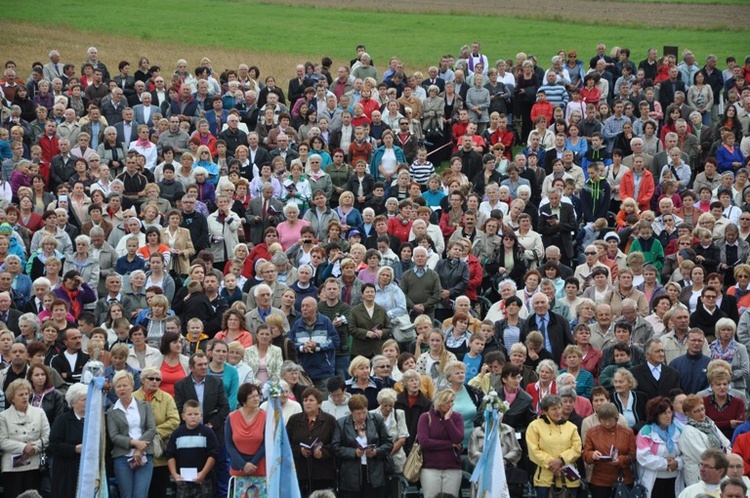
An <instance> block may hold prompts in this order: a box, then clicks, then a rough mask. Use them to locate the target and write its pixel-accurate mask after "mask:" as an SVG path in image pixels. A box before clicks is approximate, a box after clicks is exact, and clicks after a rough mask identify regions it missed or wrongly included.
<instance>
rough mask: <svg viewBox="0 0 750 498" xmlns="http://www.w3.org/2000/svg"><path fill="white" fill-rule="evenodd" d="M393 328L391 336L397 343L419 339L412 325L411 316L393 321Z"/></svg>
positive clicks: (398, 317)
mask: <svg viewBox="0 0 750 498" xmlns="http://www.w3.org/2000/svg"><path fill="white" fill-rule="evenodd" d="M391 324H392V325H393V328H392V329H391V334H393V338H394V339H396V342H411V341H413V340H414V339H416V338H417V332H416V331H415V330H414V324H413V323H411V320H410V319H409V315H401V316H397V317H396V318H392V319H391Z"/></svg>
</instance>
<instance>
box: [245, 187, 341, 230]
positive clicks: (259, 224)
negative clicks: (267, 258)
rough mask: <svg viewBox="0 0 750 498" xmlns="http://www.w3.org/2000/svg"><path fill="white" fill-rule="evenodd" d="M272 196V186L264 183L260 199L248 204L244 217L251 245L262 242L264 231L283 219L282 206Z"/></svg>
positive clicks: (257, 198)
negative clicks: (248, 228) (247, 225)
mask: <svg viewBox="0 0 750 498" xmlns="http://www.w3.org/2000/svg"><path fill="white" fill-rule="evenodd" d="M273 194H274V186H273V184H272V183H270V182H266V183H264V184H263V186H262V187H261V195H260V197H256V198H254V199H252V200H251V201H250V203H249V204H248V207H247V213H246V214H245V217H246V218H247V222H248V223H249V224H250V227H251V229H250V241H251V242H252V243H253V244H260V243H261V242H263V234H264V233H265V231H266V229H267V228H268V227H275V226H276V225H278V224H279V223H281V222H282V221H283V219H284V205H283V204H282V203H281V201H279V200H278V199H274V197H273ZM323 198H325V195H323ZM327 226H328V225H327V224H326V227H327ZM321 240H322V239H321Z"/></svg>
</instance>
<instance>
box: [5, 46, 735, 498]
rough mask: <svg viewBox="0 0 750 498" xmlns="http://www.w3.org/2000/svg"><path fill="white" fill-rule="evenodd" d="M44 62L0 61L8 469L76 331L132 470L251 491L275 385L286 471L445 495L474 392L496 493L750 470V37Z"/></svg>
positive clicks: (31, 442)
mask: <svg viewBox="0 0 750 498" xmlns="http://www.w3.org/2000/svg"><path fill="white" fill-rule="evenodd" d="M65 55H67V54H65ZM62 60H63V54H60V52H59V51H57V50H52V51H51V52H50V53H49V62H48V63H34V64H33V67H32V71H31V75H30V76H29V77H28V79H26V80H24V79H22V78H20V77H19V73H20V72H21V71H23V70H22V69H20V68H17V67H16V64H15V62H14V61H12V60H9V61H7V62H6V63H5V69H4V76H3V78H2V79H0V92H2V96H3V100H2V104H3V105H2V107H1V108H0V118H1V119H2V127H0V155H2V166H1V167H0V173H1V174H2V179H0V208H1V210H0V328H1V329H2V330H0V362H2V366H3V368H2V370H0V394H1V395H0V406H2V408H5V410H4V411H2V413H0V449H2V452H3V454H2V472H3V482H2V485H3V488H4V493H5V496H6V497H15V496H17V495H19V494H21V493H22V492H23V491H26V490H29V489H38V490H39V491H40V492H41V493H42V495H43V496H45V497H47V496H52V497H65V498H67V497H71V496H75V492H76V486H77V482H78V481H77V478H78V470H79V465H80V455H81V451H82V448H83V444H82V443H83V441H82V438H83V424H84V420H85V418H86V417H87V416H91V414H90V413H87V412H86V398H87V387H86V386H85V385H84V384H82V383H81V376H82V374H83V372H84V369H85V368H86V366H87V365H89V366H92V363H91V362H92V361H98V362H101V364H102V366H103V368H104V375H105V377H106V384H105V409H106V414H107V415H106V430H107V434H108V439H107V441H108V442H107V464H108V471H109V475H110V477H112V478H113V479H112V485H113V486H115V487H116V488H117V489H118V491H119V495H120V497H121V498H131V497H133V496H142V497H144V496H146V495H148V496H150V497H163V496H165V494H166V493H167V490H168V489H172V488H174V489H175V490H176V494H177V496H179V497H193V496H197V497H208V496H221V497H223V496H226V494H227V487H228V485H229V479H230V476H236V477H241V478H242V479H243V480H242V482H243V483H244V484H245V485H247V486H251V487H254V488H255V489H256V490H257V493H258V494H257V496H265V494H266V491H267V490H266V484H265V476H266V461H265V441H264V437H265V433H264V427H265V425H266V408H267V403H268V402H269V400H268V399H267V397H268V389H267V388H266V389H264V387H263V386H267V385H274V386H276V385H278V386H280V387H279V388H278V389H280V393H279V394H280V399H281V410H282V415H283V417H284V421H285V423H286V426H287V431H288V434H289V439H290V442H291V445H292V448H293V455H294V460H295V468H296V473H297V477H298V481H299V485H300V488H301V489H302V491H303V495H305V496H307V495H309V494H311V493H313V492H317V491H321V490H325V489H333V490H335V491H336V492H337V493H339V495H340V496H358V497H378V498H382V497H384V496H389V497H390V496H398V495H399V494H400V492H401V491H402V490H403V488H404V487H405V486H417V487H419V488H421V492H422V494H423V496H425V497H428V498H433V497H438V496H458V494H459V492H460V490H461V489H462V488H465V487H466V486H467V483H466V482H464V481H465V474H466V472H468V471H470V469H471V468H472V467H473V466H474V465H476V464H477V462H479V461H480V457H481V455H482V451H483V445H484V430H485V426H484V410H485V407H487V406H488V405H489V406H498V407H499V409H500V411H501V412H502V413H503V415H502V427H501V430H500V431H498V434H499V438H500V443H501V447H502V450H503V455H504V462H503V463H504V470H505V476H506V479H507V482H508V486H509V489H510V492H511V496H512V497H514V498H516V497H520V496H522V495H523V494H524V493H525V492H526V491H527V485H529V484H530V485H533V488H534V489H535V493H536V495H537V496H538V497H539V498H547V496H548V494H549V492H550V488H551V487H553V486H559V485H561V484H562V483H566V485H567V487H568V492H569V493H570V494H572V495H577V494H578V493H579V490H581V489H585V490H587V492H589V493H591V495H592V496H593V497H594V498H609V497H610V496H611V495H612V490H613V487H616V486H615V484H616V483H617V482H621V483H622V484H623V485H625V486H628V487H630V486H633V485H634V484H636V483H640V484H642V485H643V486H645V487H646V488H647V489H648V491H649V492H650V493H651V494H652V495H654V496H662V497H664V498H667V497H677V496H680V497H681V498H692V497H694V496H697V495H699V494H709V495H712V496H714V497H718V496H719V494H720V493H721V495H722V496H723V497H724V498H730V497H731V498H734V497H733V495H732V493H733V492H735V493H736V492H737V489H740V490H741V491H742V494H745V493H746V492H747V484H748V483H750V481H748V480H747V477H744V476H745V475H746V474H749V473H750V465H748V464H747V463H746V462H748V461H750V436H748V435H747V434H748V433H749V432H750V423H748V422H746V421H745V418H746V402H747V383H746V382H747V378H748V377H749V376H750V358H749V357H748V351H747V349H748V347H750V315H749V314H748V313H745V311H747V308H748V306H750V287H748V286H749V285H750V264H748V260H749V259H750V195H748V193H750V185H748V177H749V176H750V171H749V170H748V169H747V165H748V157H749V156H750V86H749V85H748V84H749V83H750V58H747V59H745V60H744V61H743V64H737V63H736V61H735V59H734V58H731V57H730V58H728V59H727V60H726V63H727V68H726V70H724V71H722V70H721V69H719V68H718V67H717V60H716V57H714V56H711V55H708V56H706V57H705V65H704V66H703V67H700V66H699V65H698V64H697V63H696V55H695V54H693V53H692V52H691V51H689V50H685V51H684V52H683V53H682V56H681V60H680V61H679V62H678V61H677V60H676V57H675V56H673V55H665V56H664V57H662V58H659V57H657V51H656V50H649V51H648V53H647V54H646V58H645V59H643V60H642V61H640V62H639V63H638V64H637V66H636V63H635V62H633V61H631V60H630V51H629V50H628V49H627V48H619V47H616V48H615V49H612V51H611V52H610V53H609V54H608V53H607V51H606V47H605V46H604V45H599V46H598V47H597V48H596V54H595V55H594V56H593V58H592V59H591V60H590V61H587V62H583V61H581V60H579V58H578V54H577V52H576V51H560V52H559V53H558V54H556V55H555V56H554V57H553V58H552V59H551V62H550V66H549V68H548V69H546V70H545V69H544V68H542V67H541V65H540V64H539V63H538V61H537V59H536V58H535V57H534V56H530V55H529V56H527V55H526V54H524V53H519V54H517V56H516V58H515V60H513V59H511V60H507V61H506V60H502V59H501V60H498V61H497V62H490V60H489V59H488V57H487V55H485V54H483V53H482V52H481V47H480V45H479V44H478V43H472V44H471V45H467V46H464V47H461V50H460V53H459V55H458V56H455V57H454V56H452V55H445V56H443V57H441V58H440V61H439V64H437V65H435V66H431V67H429V68H428V69H427V71H426V74H422V73H420V72H418V71H417V72H413V73H411V74H407V73H405V71H404V66H403V63H402V62H401V61H400V60H399V59H398V58H397V57H393V58H392V59H390V60H389V61H388V67H387V69H385V70H384V71H382V67H381V71H379V70H378V69H377V66H375V64H374V63H373V60H372V58H371V57H370V55H369V54H368V53H367V51H366V49H365V47H364V46H360V47H358V48H357V56H356V58H355V59H354V60H352V61H351V62H350V63H346V64H342V65H340V66H339V67H336V68H334V66H333V62H332V61H331V60H330V59H329V58H327V57H324V58H323V59H322V60H321V63H320V64H318V63H313V62H308V63H305V64H301V65H299V66H298V67H297V68H296V75H295V76H294V77H293V78H291V79H290V80H289V82H288V85H287V88H286V91H284V89H283V88H282V85H281V84H280V82H278V83H277V80H276V78H275V77H274V76H266V77H265V78H263V79H262V80H261V76H260V69H259V68H258V67H257V66H248V65H246V64H240V65H239V67H238V68H237V69H236V70H235V69H228V70H224V71H221V72H220V71H218V70H216V69H214V68H213V67H212V63H211V61H210V60H209V59H208V58H204V59H203V60H202V61H200V64H199V65H198V66H197V67H196V68H195V69H194V70H193V71H192V72H191V71H190V70H189V68H188V64H187V61H185V60H179V61H177V63H176V64H175V69H174V71H172V70H171V68H170V69H169V70H166V69H165V70H162V68H160V67H159V66H157V65H152V64H151V63H150V61H149V60H148V59H147V58H146V57H141V58H140V59H139V60H138V61H137V69H136V70H135V71H134V72H133V73H132V74H131V64H130V63H129V62H128V61H121V62H120V63H119V64H117V69H116V70H115V69H114V67H112V68H111V70H110V69H108V68H107V66H106V65H105V64H104V62H102V61H101V60H99V58H98V51H97V49H96V48H94V47H92V48H90V49H89V50H88V52H87V59H86V61H85V62H84V64H82V65H81V66H80V67H79V66H76V65H75V64H72V63H63V62H62ZM384 62H385V61H384ZM134 67H136V66H134ZM334 73H335V74H334ZM443 161H445V162H447V165H445V166H443V165H441V163H442V162H443ZM417 449H420V450H421V451H422V454H423V462H422V465H421V469H420V472H419V478H418V482H417V483H409V482H408V481H407V480H406V479H405V478H404V477H403V476H402V475H401V473H402V471H403V468H404V465H405V464H406V460H407V456H409V455H410V454H412V453H413V452H416V451H417ZM482 461H483V460H482ZM495 470H497V469H495ZM52 483H54V485H53V484H52ZM582 484H584V485H583V486H582ZM581 498H583V497H581Z"/></svg>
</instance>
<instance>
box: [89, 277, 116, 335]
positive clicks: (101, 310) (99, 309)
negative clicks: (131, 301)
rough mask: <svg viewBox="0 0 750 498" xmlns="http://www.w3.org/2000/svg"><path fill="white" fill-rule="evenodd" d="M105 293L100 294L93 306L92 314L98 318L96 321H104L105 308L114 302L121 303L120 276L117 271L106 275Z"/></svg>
mask: <svg viewBox="0 0 750 498" xmlns="http://www.w3.org/2000/svg"><path fill="white" fill-rule="evenodd" d="M105 288H106V291H105V292H106V294H104V295H102V294H99V295H101V296H102V297H101V298H100V299H99V300H98V301H97V302H96V307H95V308H94V316H95V317H96V319H97V320H98V321H97V323H104V321H105V320H106V319H107V310H108V309H109V307H110V306H112V304H114V303H120V304H122V293H121V292H120V291H121V290H122V277H121V276H120V275H119V274H117V273H111V274H110V275H108V276H107V279H106V283H105Z"/></svg>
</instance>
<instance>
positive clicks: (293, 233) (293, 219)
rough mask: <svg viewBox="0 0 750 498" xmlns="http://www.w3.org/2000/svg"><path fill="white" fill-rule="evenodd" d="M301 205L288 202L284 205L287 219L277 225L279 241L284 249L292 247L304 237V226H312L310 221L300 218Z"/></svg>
mask: <svg viewBox="0 0 750 498" xmlns="http://www.w3.org/2000/svg"><path fill="white" fill-rule="evenodd" d="M299 214H300V212H299V207H297V205H296V204H287V205H286V206H284V216H285V217H286V220H285V221H283V222H281V223H279V225H278V226H277V227H276V229H277V230H278V236H279V238H278V242H279V243H280V244H281V246H282V247H283V248H284V250H285V251H286V250H288V249H290V248H291V247H292V246H293V245H294V244H296V243H297V242H299V240H300V239H301V238H302V233H301V232H300V230H302V228H303V227H306V226H310V222H308V221H306V220H303V219H300V217H299Z"/></svg>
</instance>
